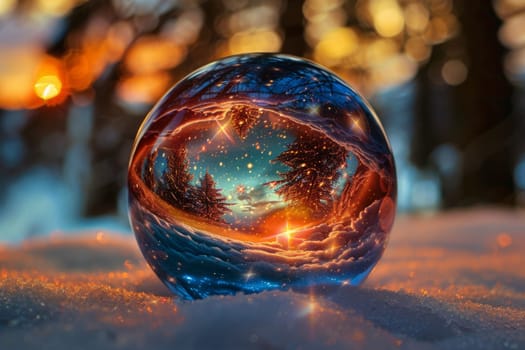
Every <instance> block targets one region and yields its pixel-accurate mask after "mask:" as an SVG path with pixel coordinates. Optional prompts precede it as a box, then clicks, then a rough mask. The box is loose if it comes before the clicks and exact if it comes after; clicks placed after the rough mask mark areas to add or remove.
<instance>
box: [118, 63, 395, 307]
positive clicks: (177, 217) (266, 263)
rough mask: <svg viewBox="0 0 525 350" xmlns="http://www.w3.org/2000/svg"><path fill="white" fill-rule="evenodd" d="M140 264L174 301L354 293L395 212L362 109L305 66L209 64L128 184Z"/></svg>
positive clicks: (185, 90) (173, 108)
mask: <svg viewBox="0 0 525 350" xmlns="http://www.w3.org/2000/svg"><path fill="white" fill-rule="evenodd" d="M128 187H129V188H128V189H129V216H130V221H131V224H132V227H133V230H134V232H135V235H136V238H137V241H138V244H139V247H140V249H141V251H142V253H143V255H144V257H145V258H146V260H147V262H148V263H149V265H150V266H151V268H152V269H153V271H155V273H156V274H157V275H158V277H159V278H160V279H161V280H162V282H164V283H165V284H166V285H167V286H168V287H169V288H170V289H171V290H172V291H173V292H174V293H175V294H177V295H178V296H180V297H181V298H183V299H200V298H204V297H207V296H209V295H220V294H223V295H224V294H235V293H237V292H244V293H256V292H261V291H266V290H272V289H281V290H286V289H289V288H297V289H301V288H309V287H318V286H330V285H357V284H359V283H361V282H362V281H363V280H364V279H365V278H366V277H367V275H368V274H369V273H370V271H371V269H372V268H373V267H374V265H375V264H376V263H377V262H378V260H379V259H380V257H381V255H382V253H383V251H384V249H385V245H386V243H387V239H388V235H389V232H390V229H391V227H392V224H393V221H394V216H395V211H396V204H395V203H396V174H395V166H394V159H393V156H392V151H391V149H390V145H389V143H388V140H387V138H386V135H385V132H384V130H383V128H382V126H381V123H380V122H379V120H378V118H377V116H376V115H375V113H374V112H373V111H372V109H371V107H370V106H369V105H368V103H367V102H366V101H365V100H364V99H363V97H361V96H360V95H359V94H358V93H356V92H355V91H354V90H353V89H352V88H350V87H349V86H348V85H347V84H346V83H344V82H343V81H342V80H341V79H339V78H338V77H337V76H336V75H334V74H333V73H331V72H329V71H327V70H326V69H324V68H322V67H320V66H318V65H317V64H314V63H312V62H310V61H307V60H303V59H299V58H295V57H291V56H286V55H277V54H247V55H239V56H232V57H228V58H224V59H221V60H218V61H215V62H213V63H210V64H208V65H206V66H204V67H202V68H200V69H198V70H196V71H195V72H193V73H191V74H190V75H188V76H187V77H186V78H184V79H183V80H182V81H180V82H179V83H178V84H176V85H175V86H174V87H173V88H171V90H169V91H168V93H167V94H166V95H165V96H164V97H163V98H162V99H161V100H160V101H159V102H158V103H157V105H156V106H155V107H154V108H153V109H152V111H151V112H150V113H149V114H148V115H147V116H146V118H145V120H144V122H143V124H142V126H141V127H140V129H139V132H138V135H137V137H136V140H135V144H134V147H133V151H132V155H131V160H130V163H129V173H128Z"/></svg>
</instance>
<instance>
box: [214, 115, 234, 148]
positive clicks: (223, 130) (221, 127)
mask: <svg viewBox="0 0 525 350" xmlns="http://www.w3.org/2000/svg"><path fill="white" fill-rule="evenodd" d="M215 122H216V123H217V126H218V128H217V132H216V133H215V135H213V137H212V139H211V140H212V141H213V140H214V139H216V138H217V137H219V136H221V135H222V136H224V137H226V138H227V139H228V141H230V142H231V143H235V140H234V139H233V137H232V136H231V135H230V133H229V132H228V129H227V128H228V125H229V124H230V123H229V122H226V123H224V124H222V123H221V122H219V121H218V120H216V121H215Z"/></svg>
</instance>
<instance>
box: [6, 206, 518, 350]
mask: <svg viewBox="0 0 525 350" xmlns="http://www.w3.org/2000/svg"><path fill="white" fill-rule="evenodd" d="M524 248H525V212H523V211H510V210H503V209H487V208H482V209H471V210H466V211H456V212H448V213H440V214H436V215H433V216H403V217H400V218H398V220H397V222H396V224H395V226H394V231H393V232H392V235H391V239H390V243H389V245H388V247H387V249H386V252H385V255H384V257H383V258H382V260H381V261H380V262H379V264H378V265H377V267H376V268H375V269H374V270H373V271H372V273H371V275H370V277H369V278H368V280H367V281H366V282H365V283H364V285H363V286H362V287H359V288H355V287H349V286H344V287H341V288H336V289H334V290H303V291H301V290H297V291H288V292H265V293H261V294H255V295H253V294H252V295H236V296H231V297H212V298H207V299H205V300H201V301H194V302H179V301H178V300H176V299H174V298H173V297H172V296H171V295H170V294H169V292H168V290H167V289H166V288H165V287H164V286H163V285H162V284H161V283H160V282H159V281H158V279H157V278H156V277H155V276H154V275H153V273H152V272H151V271H150V270H149V268H148V267H147V266H146V265H145V262H144V259H143V258H142V256H141V255H140V253H139V251H138V248H137V246H136V243H135V242H134V240H133V238H132V237H131V236H122V235H115V234H111V233H109V232H104V231H93V232H86V233H85V234H83V235H80V236H78V235H75V236H71V235H66V234H64V235H55V236H52V237H39V238H35V239H33V240H29V241H27V240H26V241H24V242H23V243H21V244H18V245H3V246H0V349H2V350H3V349H33V348H39V349H69V348H75V349H141V348H146V347H152V348H155V349H188V348H189V349H192V348H194V349H223V348H226V349H297V348H301V349H321V348H334V349H363V348H377V349H389V348H392V349H399V348H401V349H473V348H476V349H520V348H525V269H524V268H523V266H524V263H525V257H524V255H523V250H524Z"/></svg>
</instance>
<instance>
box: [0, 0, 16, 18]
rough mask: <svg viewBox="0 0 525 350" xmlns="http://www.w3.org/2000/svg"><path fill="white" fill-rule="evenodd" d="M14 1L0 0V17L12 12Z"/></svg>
mask: <svg viewBox="0 0 525 350" xmlns="http://www.w3.org/2000/svg"><path fill="white" fill-rule="evenodd" d="M15 6H16V0H2V1H0V17H3V16H7V15H9V14H10V13H11V11H13V10H14V8H15Z"/></svg>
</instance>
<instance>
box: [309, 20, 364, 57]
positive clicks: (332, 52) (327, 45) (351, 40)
mask: <svg viewBox="0 0 525 350" xmlns="http://www.w3.org/2000/svg"><path fill="white" fill-rule="evenodd" d="M358 47H359V37H358V35H357V34H356V32H355V31H354V30H353V29H352V28H348V27H342V28H336V29H334V30H332V31H330V32H329V33H328V34H326V35H325V36H324V37H323V38H322V39H321V41H320V42H319V43H318V44H317V46H316V47H315V49H314V59H315V60H316V61H318V62H319V63H321V64H324V65H327V66H335V65H338V64H341V63H342V61H343V60H344V59H345V58H347V57H348V56H350V55H352V54H353V53H354V52H356V50H357V49H358Z"/></svg>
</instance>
